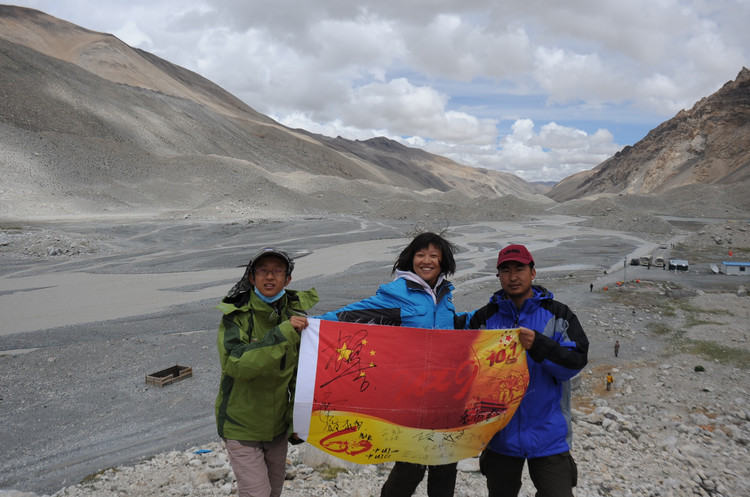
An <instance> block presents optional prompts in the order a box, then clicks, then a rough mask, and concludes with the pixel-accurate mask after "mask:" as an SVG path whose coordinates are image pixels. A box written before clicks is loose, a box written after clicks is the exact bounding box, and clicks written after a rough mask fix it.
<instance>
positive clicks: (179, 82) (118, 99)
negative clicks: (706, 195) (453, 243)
mask: <svg viewBox="0 0 750 497" xmlns="http://www.w3.org/2000/svg"><path fill="white" fill-rule="evenodd" d="M0 94H1V96H2V98H0V148H1V149H2V150H3V153H2V154H1V155H0V170H2V174H3V182H2V186H0V217H6V218H8V217H11V218H12V217H20V218H24V217H28V216H59V215H66V216H67V215H79V214H80V215H92V214H111V213H117V214H143V213H153V212H174V213H177V212H183V213H184V212H189V213H191V215H193V214H194V215H207V216H210V215H212V213H215V212H231V213H234V214H240V215H244V214H247V215H252V214H253V213H259V212H273V211H277V210H283V211H285V212H298V213H301V214H304V213H313V212H326V210H327V207H326V204H327V202H328V200H330V198H331V197H336V198H337V199H339V200H343V202H344V208H345V209H346V210H347V211H348V212H352V213H357V212H360V211H362V212H371V211H373V210H376V209H378V208H380V207H384V206H387V205H388V204H389V203H391V204H392V202H389V199H403V198H409V197H419V198H425V199H427V200H429V201H434V200H436V199H437V200H438V201H439V199H441V198H442V197H444V196H446V195H447V196H448V198H449V199H451V202H452V203H455V202H456V200H457V199H460V200H462V201H466V202H470V201H472V200H476V199H477V198H478V197H480V196H486V197H492V198H497V197H501V196H504V195H507V194H510V193H513V195H515V196H517V197H520V198H523V199H526V200H532V199H536V200H540V199H543V198H544V197H543V196H542V195H541V190H539V189H537V187H536V186H534V185H531V184H529V183H526V182H525V181H523V180H521V179H520V178H518V177H517V176H514V175H511V174H507V173H500V172H497V171H490V170H482V169H477V168H473V167H469V166H464V165H461V164H458V163H456V162H453V161H451V160H448V159H446V158H444V157H440V156H436V155H432V154H429V153H426V152H424V151H422V150H418V149H413V148H408V147H405V146H403V145H401V144H399V143H396V142H394V141H392V140H388V139H385V138H376V139H372V140H366V141H351V140H345V139H343V138H340V137H339V138H329V137H325V136H320V135H314V134H311V133H308V132H306V131H304V130H295V129H290V128H287V127H285V126H283V125H281V124H279V123H278V122H276V121H274V120H272V119H270V118H269V117H267V116H265V115H262V114H260V113H259V112H257V111H255V110H254V109H253V108H251V107H250V106H248V105H247V104H245V103H243V102H242V101H240V100H239V99H237V98H236V97H234V96H233V95H231V94H230V93H229V92H227V91H225V90H223V89H222V88H220V87H219V86H217V85H215V84H214V83H212V82H211V81H208V80H207V79H205V78H203V77H201V76H199V75H198V74H195V73H193V72H191V71H188V70H186V69H184V68H182V67H179V66H176V65H174V64H171V63H169V62H168V61H165V60H163V59H160V58H158V57H156V56H154V55H153V54H150V53H148V52H144V51H142V50H138V49H134V48H132V47H130V46H128V45H126V44H125V43H123V42H122V41H120V40H119V39H117V38H116V37H114V36H112V35H109V34H104V33H98V32H94V31H90V30H88V29H85V28H82V27H79V26H76V25H74V24H71V23H68V22H66V21H63V20H60V19H57V18H54V17H52V16H49V15H47V14H44V13H42V12H39V11H36V10H31V9H26V8H20V7H13V6H7V5H3V6H0ZM300 193H302V194H303V195H300ZM378 200H380V202H378Z"/></svg>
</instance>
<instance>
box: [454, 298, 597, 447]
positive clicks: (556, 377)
mask: <svg viewBox="0 0 750 497" xmlns="http://www.w3.org/2000/svg"><path fill="white" fill-rule="evenodd" d="M532 291H533V296H532V297H531V298H529V299H527V300H526V301H525V302H524V304H523V306H521V308H520V309H518V308H516V306H515V305H514V304H513V302H512V301H510V300H508V299H507V297H506V296H505V291H504V290H499V291H498V292H496V293H495V294H494V295H493V296H492V297H491V298H490V302H489V303H488V304H487V305H485V306H484V307H482V308H480V309H477V310H476V311H474V313H473V314H471V319H470V320H469V324H468V328H470V329H501V328H519V327H524V328H529V329H532V330H534V331H536V332H537V333H536V337H535V339H534V344H533V345H532V346H531V348H530V349H529V350H528V351H526V353H527V358H528V361H527V364H528V368H529V386H528V389H527V390H526V395H525V396H524V398H523V400H521V404H520V405H519V406H518V410H517V411H516V412H515V414H514V415H513V417H512V418H511V420H510V422H509V423H508V424H507V425H506V426H505V428H503V429H502V430H500V431H499V432H498V433H496V434H495V436H494V437H493V438H492V440H491V441H490V443H489V448H490V449H491V450H493V451H495V452H497V453H499V454H504V455H508V456H514V457H523V458H527V459H528V458H535V457H544V456H550V455H554V454H560V453H563V452H566V451H568V450H570V446H571V439H572V432H571V423H570V383H569V380H570V379H571V378H572V377H574V376H575V375H576V374H578V373H579V372H580V371H581V370H582V369H583V368H584V366H586V363H587V362H588V350H589V341H588V338H586V334H585V333H584V331H583V328H582V327H581V323H580V322H579V321H578V318H577V317H576V315H575V314H574V313H573V312H572V311H571V310H570V309H569V308H568V306H566V305H564V304H562V303H560V302H558V301H556V300H554V296H553V295H552V292H550V291H548V290H547V289H545V288H544V287H541V286H534V287H532Z"/></svg>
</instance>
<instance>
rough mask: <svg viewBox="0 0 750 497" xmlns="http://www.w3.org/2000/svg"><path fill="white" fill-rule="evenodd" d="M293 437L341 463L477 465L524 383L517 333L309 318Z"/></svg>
mask: <svg viewBox="0 0 750 497" xmlns="http://www.w3.org/2000/svg"><path fill="white" fill-rule="evenodd" d="M309 321H310V326H309V327H308V328H306V329H305V330H304V331H303V332H302V344H301V351H300V363H299V371H298V374H297V391H296V396H295V406H294V430H295V431H296V432H297V433H298V435H299V436H300V437H301V438H303V439H304V440H306V441H307V442H308V443H310V444H312V445H314V446H316V447H318V448H320V449H322V450H324V451H326V452H328V453H330V454H332V455H334V456H336V457H339V458H341V459H345V460H347V461H352V462H355V463H359V464H374V463H381V462H387V461H405V462H413V463H418V464H430V465H435V464H446V463H449V462H455V461H459V460H461V459H465V458H468V457H474V456H476V455H477V454H479V452H481V451H482V449H484V447H485V446H486V445H487V443H488V442H489V441H490V439H491V438H492V436H493V435H494V434H495V433H496V432H497V431H498V430H500V429H501V428H502V427H503V426H505V425H506V424H507V423H508V421H509V420H510V418H511V417H512V416H513V413H514V412H515V411H516V408H517V407H518V404H519V403H520V402H521V399H522V398H523V395H524V393H525V392H526V387H527V385H528V383H529V374H528V370H527V367H526V354H525V352H524V350H523V347H522V346H521V344H520V343H519V341H518V330H517V329H512V330H426V329H420V328H406V327H394V326H378V325H367V324H359V323H340V322H329V321H320V320H317V319H310V320H309Z"/></svg>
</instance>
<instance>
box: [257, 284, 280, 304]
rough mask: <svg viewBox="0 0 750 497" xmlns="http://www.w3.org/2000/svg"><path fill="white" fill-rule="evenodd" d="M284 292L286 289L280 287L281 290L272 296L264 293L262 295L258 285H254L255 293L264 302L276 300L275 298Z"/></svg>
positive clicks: (278, 297) (268, 302)
mask: <svg viewBox="0 0 750 497" xmlns="http://www.w3.org/2000/svg"><path fill="white" fill-rule="evenodd" d="M285 292H286V290H285V289H283V288H282V289H281V291H280V292H279V293H277V294H276V295H274V296H273V297H266V296H265V295H263V294H262V293H260V292H259V291H258V287H255V295H257V296H258V297H259V298H260V300H262V301H263V302H265V303H266V304H270V303H272V302H276V301H277V300H279V299H280V298H281V297H283V296H284V293H285Z"/></svg>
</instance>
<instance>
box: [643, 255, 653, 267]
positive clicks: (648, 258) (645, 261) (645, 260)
mask: <svg viewBox="0 0 750 497" xmlns="http://www.w3.org/2000/svg"><path fill="white" fill-rule="evenodd" d="M651 259H652V257H651V256H650V255H644V256H641V266H650V265H651Z"/></svg>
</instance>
